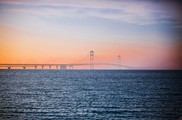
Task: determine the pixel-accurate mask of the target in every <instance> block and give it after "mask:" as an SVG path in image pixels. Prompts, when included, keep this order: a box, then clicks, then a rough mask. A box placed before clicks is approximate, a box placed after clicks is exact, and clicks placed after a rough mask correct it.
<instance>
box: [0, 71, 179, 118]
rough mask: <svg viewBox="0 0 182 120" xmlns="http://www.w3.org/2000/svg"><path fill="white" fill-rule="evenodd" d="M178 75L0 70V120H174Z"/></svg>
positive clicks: (136, 72)
mask: <svg viewBox="0 0 182 120" xmlns="http://www.w3.org/2000/svg"><path fill="white" fill-rule="evenodd" d="M181 73H182V72H181V71H116V70H107V71H106V70H105V71H104V70H103V71H102V70H95V71H89V70H85V71H84V70H83V71H81V70H80V71H78V70H77V71H76V70H75V71H74V70H70V71H57V70H10V71H8V70H1V71H0V119H1V120H6V119H8V120H9V119H12V120H15V119H16V120H22V119H30V120H32V119H34V120H39V119H61V120H62V119H63V120H64V119H78V120H80V119H84V120H85V119H104V120H107V119H114V120H120V119H121V120H177V119H180V118H179V117H180V116H182V75H181Z"/></svg>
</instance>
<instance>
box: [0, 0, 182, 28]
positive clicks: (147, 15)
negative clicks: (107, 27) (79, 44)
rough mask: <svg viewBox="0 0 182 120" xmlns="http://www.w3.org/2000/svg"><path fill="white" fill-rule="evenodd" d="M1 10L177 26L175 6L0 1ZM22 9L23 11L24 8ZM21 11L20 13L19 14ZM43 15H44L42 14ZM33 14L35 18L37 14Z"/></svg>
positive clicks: (108, 0) (129, 0)
mask: <svg viewBox="0 0 182 120" xmlns="http://www.w3.org/2000/svg"><path fill="white" fill-rule="evenodd" d="M0 5H1V6H5V7H4V9H5V8H6V7H9V9H14V10H15V9H19V11H20V12H22V11H23V10H24V12H26V11H29V12H30V10H31V11H34V12H33V13H35V11H38V9H40V8H41V9H43V11H38V13H41V12H42V13H43V14H45V13H47V14H52V15H60V16H74V17H75V16H79V17H88V16H91V17H97V18H102V19H111V20H115V21H119V22H126V23H134V24H139V25H144V24H155V23H180V22H181V20H182V16H181V15H180V14H179V11H180V9H179V6H177V3H175V2H173V3H169V2H162V1H160V0H159V1H158V2H154V1H144V0H139V1H134V0H123V1H118V0H99V1H98V0H76V1H75V0H59V1H57V0H32V1H25V0H1V1H0ZM24 6H26V7H24ZM20 9H21V10H22V9H23V10H22V11H21V10H20ZM27 9H29V10H27ZM45 11H46V12H45ZM38 13H37V14H38Z"/></svg>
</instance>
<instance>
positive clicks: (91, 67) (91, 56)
mask: <svg viewBox="0 0 182 120" xmlns="http://www.w3.org/2000/svg"><path fill="white" fill-rule="evenodd" d="M90 69H91V70H93V69H94V51H90Z"/></svg>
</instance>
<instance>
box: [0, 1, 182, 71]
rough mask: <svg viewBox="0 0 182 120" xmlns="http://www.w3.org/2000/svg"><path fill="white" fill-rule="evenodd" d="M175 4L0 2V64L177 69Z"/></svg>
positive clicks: (180, 30) (180, 65)
mask: <svg viewBox="0 0 182 120" xmlns="http://www.w3.org/2000/svg"><path fill="white" fill-rule="evenodd" d="M180 7H181V3H180V2H178V1H176V0H0V31H1V32H0V63H80V62H84V63H85V62H89V51H90V50H94V51H95V62H111V63H117V56H118V55H121V62H122V64H125V65H129V66H133V67H136V68H145V69H151V68H152V69H182V62H181V61H182V53H181V51H182V41H181V40H182V14H180V12H181V10H180Z"/></svg>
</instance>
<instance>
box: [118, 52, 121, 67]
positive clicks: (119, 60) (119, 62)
mask: <svg viewBox="0 0 182 120" xmlns="http://www.w3.org/2000/svg"><path fill="white" fill-rule="evenodd" d="M120 65H121V56H120V55H118V68H120Z"/></svg>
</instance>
